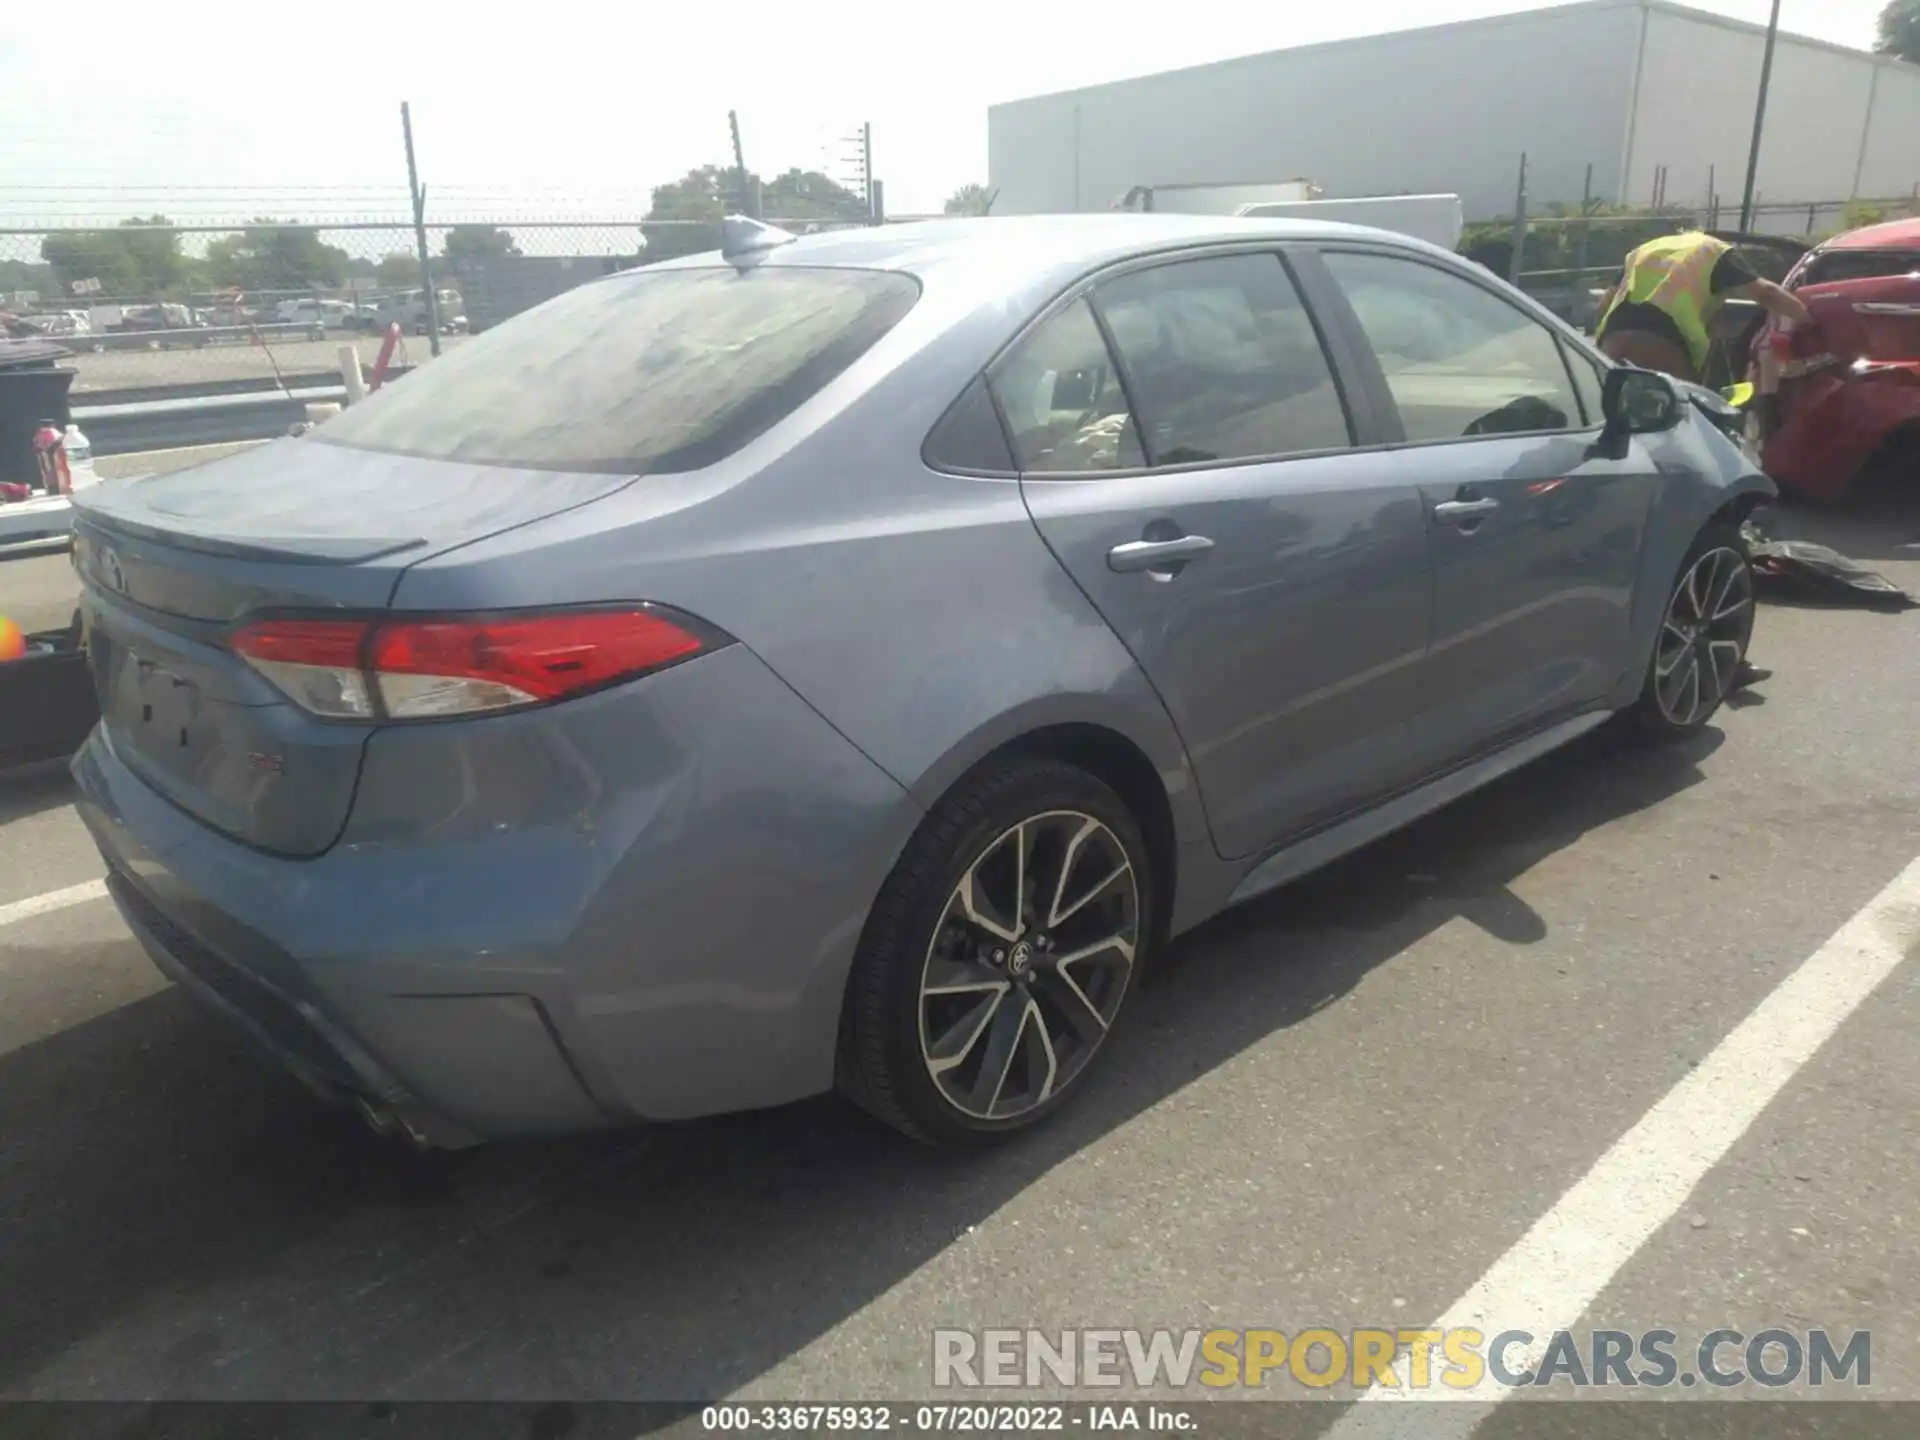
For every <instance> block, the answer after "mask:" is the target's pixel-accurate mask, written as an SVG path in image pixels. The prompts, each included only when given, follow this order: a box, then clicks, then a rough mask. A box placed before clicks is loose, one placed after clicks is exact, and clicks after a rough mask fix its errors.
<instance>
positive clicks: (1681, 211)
mask: <svg viewBox="0 0 1920 1440" xmlns="http://www.w3.org/2000/svg"><path fill="white" fill-rule="evenodd" d="M1593 173H1594V170H1593V167H1592V166H1591V165H1589V166H1588V167H1587V184H1586V191H1587V194H1586V196H1585V197H1584V198H1583V199H1582V200H1581V201H1580V202H1579V203H1578V204H1554V205H1549V206H1547V207H1545V208H1544V211H1543V212H1542V213H1532V212H1531V211H1530V206H1529V199H1528V194H1527V176H1528V168H1527V157H1526V156H1525V155H1522V156H1521V158H1520V167H1519V173H1518V175H1517V176H1516V177H1515V178H1516V184H1515V210H1514V213H1513V214H1510V215H1504V216H1500V217H1497V218H1493V219H1486V220H1480V221H1477V222H1474V223H1470V224H1468V225H1467V227H1466V230H1465V232H1464V233H1463V235H1462V237H1461V243H1460V249H1461V252H1462V253H1463V254H1465V255H1466V256H1468V257H1469V258H1470V259H1473V260H1476V261H1478V262H1479V263H1480V264H1482V265H1484V266H1486V267H1487V268H1488V269H1489V270H1492V271H1493V272H1494V273H1495V274H1498V275H1500V276H1502V277H1504V278H1505V279H1508V280H1510V281H1512V282H1513V283H1514V284H1515V285H1517V286H1519V287H1520V288H1521V289H1522V290H1525V291H1526V292H1527V293H1528V294H1530V295H1532V296H1533V297H1534V298H1535V299H1537V300H1539V301H1541V302H1542V303H1543V304H1545V305H1546V306H1547V307H1548V308H1549V309H1551V310H1553V311H1555V312H1556V313H1558V314H1559V315H1561V316H1562V317H1563V318H1565V319H1567V320H1570V321H1572V322H1573V323H1575V324H1577V325H1583V326H1591V324H1592V323H1593V321H1594V319H1595V318H1596V317H1595V313H1594V311H1595V308H1596V304H1597V302H1598V300H1599V299H1600V297H1601V295H1602V294H1603V293H1604V292H1605V290H1606V288H1607V287H1608V286H1609V285H1610V284H1611V283H1612V281H1613V279H1614V277H1615V275H1617V273H1618V272H1619V269H1620V265H1621V262H1622V261H1623V260H1624V259H1625V258H1626V256H1627V255H1628V254H1629V253H1630V252H1631V251H1633V250H1634V248H1635V247H1637V246H1639V245H1642V244H1644V243H1646V242H1647V241H1648V240H1652V239H1655V238H1657V237H1658V236H1661V235H1674V234H1679V233H1680V232H1682V231H1686V230H1708V231H1713V232H1716V233H1719V234H1721V235H1733V234H1739V235H1741V236H1743V237H1751V238H1747V239H1744V240H1743V241H1742V243H1741V250H1742V253H1743V254H1744V256H1745V257H1746V258H1747V259H1748V261H1749V262H1750V263H1752V264H1753V266H1754V268H1755V269H1756V270H1757V271H1758V273H1759V274H1761V275H1762V276H1764V277H1765V278H1767V279H1770V280H1776V281H1777V280H1780V279H1782V278H1784V276H1785V273H1786V271H1787V269H1788V268H1789V267H1790V266H1791V264H1792V262H1793V260H1794V258H1796V256H1797V255H1798V254H1799V253H1800V252H1801V251H1803V250H1805V249H1807V248H1811V247H1812V246H1814V245H1816V244H1818V243H1819V242H1820V241H1821V240H1824V239H1826V238H1827V237H1829V236H1831V235H1835V234H1838V233H1840V232H1842V231H1845V230H1853V229H1858V228H1859V227H1861V226H1864V225H1873V224H1878V223H1879V222H1881V221H1884V220H1893V219H1902V218H1907V217H1912V216H1920V182H1916V183H1915V185H1914V186H1913V188H1912V189H1911V190H1910V191H1909V192H1908V193H1907V194H1905V195H1896V196H1889V197H1865V198H1863V197H1857V196H1856V197H1849V198H1847V199H1824V200H1778V199H1765V198H1756V200H1755V203H1754V205H1753V207H1752V210H1751V214H1750V216H1749V217H1747V218H1746V221H1745V224H1744V226H1743V225H1742V219H1743V217H1742V215H1741V206H1740V201H1739V199H1738V198H1732V197H1728V196H1726V195H1723V194H1722V193H1721V192H1720V191H1719V189H1718V181H1717V176H1716V174H1715V172H1714V171H1713V170H1712V169H1709V170H1708V172H1707V174H1706V176H1705V177H1704V178H1705V180H1706V186H1705V188H1704V190H1703V191H1702V192H1701V193H1700V194H1699V195H1698V196H1697V197H1695V198H1693V199H1691V200H1677V201H1676V200H1674V199H1672V198H1671V196H1670V190H1669V182H1670V179H1671V176H1670V173H1669V171H1668V168H1667V167H1666V166H1657V167H1655V171H1654V181H1653V190H1652V194H1651V196H1650V197H1649V199H1650V203H1649V204H1648V205H1646V206H1636V205H1617V204H1612V203H1608V202H1606V201H1602V200H1599V199H1596V198H1594V196H1593Z"/></svg>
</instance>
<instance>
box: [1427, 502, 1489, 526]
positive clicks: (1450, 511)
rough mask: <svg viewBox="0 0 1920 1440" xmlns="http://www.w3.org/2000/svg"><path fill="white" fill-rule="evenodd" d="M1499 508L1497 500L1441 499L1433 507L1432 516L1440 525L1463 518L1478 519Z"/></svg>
mask: <svg viewBox="0 0 1920 1440" xmlns="http://www.w3.org/2000/svg"><path fill="white" fill-rule="evenodd" d="M1499 508H1500V502H1499V501H1498V500H1442V501H1441V502H1440V503H1439V504H1438V505H1435V506H1434V507H1433V518H1434V519H1436V520H1438V521H1439V522H1440V523H1441V524H1442V525H1458V524H1459V523H1460V522H1461V521H1463V520H1478V519H1480V518H1481V517H1482V516H1485V515H1491V514H1492V513H1493V512H1494V511H1496V510H1498V509H1499Z"/></svg>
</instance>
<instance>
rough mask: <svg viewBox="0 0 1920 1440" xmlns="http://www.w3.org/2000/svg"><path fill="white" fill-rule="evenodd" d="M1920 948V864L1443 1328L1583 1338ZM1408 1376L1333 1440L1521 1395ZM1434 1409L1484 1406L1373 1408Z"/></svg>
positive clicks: (1428, 1431)
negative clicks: (1698, 1191) (1786, 1092)
mask: <svg viewBox="0 0 1920 1440" xmlns="http://www.w3.org/2000/svg"><path fill="white" fill-rule="evenodd" d="M1916 948H1920V859H1916V860H1914V861H1913V862H1912V863H1911V864H1909V865H1908V866H1907V868H1906V869H1905V870H1903V871H1901V872H1900V874H1899V876H1898V877H1897V878H1896V879H1895V880H1894V881H1893V883H1892V884H1890V885H1888V886H1887V888H1886V889H1884V890H1882V891H1881V892H1880V893H1879V894H1878V895H1876V896H1875V897H1874V898H1873V900H1872V901H1870V902H1869V903H1868V905H1867V907H1866V908H1865V909H1864V910H1862V911H1861V912H1860V913H1859V914H1857V915H1855V916H1854V917H1853V918H1852V919H1851V920H1849V921H1847V923H1846V924H1845V925H1842V926H1841V927H1840V929H1839V930H1838V931H1837V932H1835V934H1834V936H1833V938H1832V939H1831V940H1829V941H1827V943H1826V944H1824V945H1822V946H1821V947H1820V948H1819V949H1818V950H1816V951H1815V952H1814V953H1813V954H1812V955H1811V956H1809V957H1808V958H1807V959H1806V960H1805V961H1804V962H1803V963H1802V964H1801V965H1800V967H1799V968H1798V969H1797V970H1795V971H1794V972H1793V973H1792V974H1791V975H1789V976H1788V977H1787V978H1786V979H1785V980H1783V981H1782V982H1781V983H1780V984H1779V985H1778V986H1776V987H1775V988H1774V990H1773V991H1772V993H1770V994H1769V995H1768V996H1767V997H1766V999H1764V1000H1762V1001H1761V1002H1760V1004H1759V1005H1758V1006H1757V1007H1756V1008H1755V1009H1754V1011H1753V1013H1752V1014H1750V1015H1748V1016H1747V1018H1746V1019H1745V1020H1743V1021H1741V1022H1740V1024H1739V1025H1737V1026H1735V1027H1734V1029H1733V1031H1732V1033H1731V1034H1729V1035H1728V1036H1727V1037H1726V1039H1724V1040H1722V1041H1721V1042H1720V1044H1719V1045H1718V1046H1716V1047H1715V1048H1714V1050H1713V1053H1712V1054H1710V1055H1708V1056H1707V1058H1706V1059H1705V1060H1703V1061H1702V1062H1701V1063H1700V1066H1699V1068H1697V1069H1696V1070H1694V1071H1693V1072H1692V1073H1690V1074H1689V1075H1688V1076H1687V1077H1686V1079H1684V1080H1682V1081H1681V1082H1680V1083H1679V1084H1678V1085H1676V1086H1674V1087H1673V1089H1671V1090H1669V1091H1668V1092H1667V1093H1666V1095H1664V1096H1663V1097H1662V1098H1661V1099H1660V1100H1659V1101H1658V1102H1657V1103H1656V1104H1655V1105H1654V1107H1653V1108H1652V1109H1651V1110H1649V1111H1648V1112H1647V1113H1646V1114H1645V1115H1644V1116H1642V1117H1641V1118H1640V1121H1639V1123H1638V1124H1636V1125H1635V1126H1634V1127H1633V1128H1632V1129H1631V1130H1629V1131H1628V1132H1627V1133H1626V1134H1625V1135H1622V1136H1621V1137H1620V1138H1619V1139H1618V1140H1617V1141H1615V1142H1614V1144H1613V1146H1612V1148H1611V1149H1609V1150H1608V1151H1607V1152H1606V1154H1604V1155H1602V1156H1601V1157H1600V1159H1599V1160H1598V1161H1597V1162H1596V1163H1595V1165H1594V1167H1593V1168H1592V1169H1591V1170H1589V1171H1588V1172H1587V1173H1586V1175H1585V1176H1583V1177H1582V1178H1581V1179H1580V1180H1579V1181H1578V1182H1577V1183H1575V1185H1574V1186H1573V1188H1572V1189H1570V1190H1569V1191H1567V1193H1566V1194H1564V1195H1562V1196H1561V1197H1560V1200H1559V1203H1558V1204H1556V1205H1555V1206H1554V1207H1553V1208H1552V1209H1551V1210H1549V1211H1548V1212H1547V1213H1546V1214H1545V1215H1543V1216H1541V1217H1540V1219H1539V1220H1538V1221H1537V1222H1536V1223H1535V1224H1534V1226H1533V1228H1532V1229H1531V1230H1529V1231H1528V1232H1527V1233H1526V1234H1525V1235H1524V1236H1523V1237H1521V1239H1520V1241H1519V1243H1518V1244H1516V1245H1515V1246H1514V1247H1513V1248H1512V1249H1511V1250H1509V1251H1507V1253H1506V1254H1504V1255H1502V1256H1501V1257H1500V1258H1499V1259H1498V1260H1496V1261H1495V1262H1494V1264H1493V1268H1492V1269H1490V1270H1489V1271H1487V1273H1486V1274H1485V1275H1484V1276H1482V1277H1481V1278H1480V1279H1479V1281H1477V1282H1476V1283H1475V1284H1474V1285H1473V1286H1472V1288H1471V1289H1469V1290H1468V1291H1467V1293H1466V1294H1464V1295H1462V1296H1461V1297H1460V1298H1459V1299H1458V1300H1456V1301H1455V1302H1454V1303H1453V1305H1452V1306H1451V1307H1450V1308H1449V1309H1448V1310H1447V1313H1446V1314H1444V1315H1442V1316H1441V1317H1440V1318H1439V1319H1438V1320H1436V1321H1434V1322H1433V1326H1432V1328H1433V1329H1436V1330H1448V1329H1453V1328H1455V1327H1458V1326H1472V1327H1474V1328H1476V1329H1478V1330H1481V1331H1482V1332H1484V1333H1485V1334H1486V1335H1487V1336H1489V1337H1491V1336H1493V1335H1496V1334H1498V1333H1499V1332H1501V1331H1503V1330H1525V1331H1528V1332H1530V1333H1532V1334H1533V1335H1535V1336H1538V1337H1540V1338H1539V1340H1538V1341H1537V1342H1536V1347H1537V1348H1542V1349H1543V1348H1544V1346H1545V1344H1546V1341H1547V1339H1548V1338H1549V1337H1550V1336H1551V1335H1552V1333H1553V1332H1554V1331H1555V1330H1565V1329H1571V1328H1572V1327H1573V1326H1574V1325H1575V1324H1576V1323H1577V1322H1578V1321H1579V1319H1580V1317H1581V1316H1582V1315H1583V1314H1584V1313H1585V1312H1586V1310H1587V1307H1588V1306H1590V1305H1591V1304H1592V1303H1593V1302H1594V1300H1595V1299H1596V1298H1597V1297H1598V1296H1599V1294H1600V1292H1601V1291H1602V1290H1604V1289H1605V1288H1606V1286H1607V1285H1608V1283H1609V1282H1611V1281H1612V1279H1613V1277H1614V1276H1615V1275H1616V1274H1618V1273H1619V1271H1620V1269H1621V1267H1622V1266H1623V1265H1625V1264H1626V1263H1627V1261H1628V1260H1629V1259H1631V1258H1632V1257H1633V1255H1634V1253H1635V1252H1636V1251H1637V1250H1639V1249H1640V1247H1641V1246H1642V1245H1644V1244H1645V1243H1646V1242H1647V1240H1648V1239H1649V1238H1651V1237H1652V1236H1653V1234H1654V1233H1655V1232H1656V1231H1657V1230H1659V1229H1660V1227H1661V1226H1662V1225H1664V1224H1666V1222H1667V1221H1669V1220H1671V1219H1672V1218H1673V1216H1674V1214H1675V1213H1676V1212H1677V1211H1678V1210H1679V1208H1680V1206H1681V1205H1682V1204H1683V1203H1684V1202H1685V1201H1686V1198H1687V1196H1688V1195H1689V1194H1691V1193H1692V1191H1693V1188H1694V1187H1695V1186H1696V1185H1698V1184H1699V1183H1700V1180H1701V1179H1702V1177H1704V1176H1705V1175H1706V1173H1707V1171H1708V1170H1710V1169H1712V1167H1713V1166H1714V1165H1715V1164H1716V1163H1717V1162H1718V1161H1719V1160H1720V1158H1721V1157H1722V1156H1724V1155H1725V1154H1726V1153H1727V1151H1728V1150H1729V1149H1730V1148H1731V1147H1732V1145H1733V1143H1734V1141H1736V1140H1738V1139H1739V1138H1740V1136H1741V1135H1742V1134H1743V1133H1744V1132H1745V1131H1746V1129H1747V1127H1748V1126H1749V1125H1751V1124H1752V1123H1753V1122H1754V1120H1755V1119H1757V1118H1758V1117H1759V1115H1760V1112H1761V1111H1762V1110H1764V1109H1765V1108H1766V1107H1767V1105H1768V1103H1769V1102H1770V1101H1771V1100H1772V1099H1773V1098H1774V1096H1776V1095H1778V1094H1779V1093H1780V1091H1781V1090H1782V1089H1783V1088H1784V1087H1785V1086H1786V1083H1787V1082H1788V1081H1789V1080H1791V1079H1792V1078H1793V1076H1794V1074H1795V1073H1796V1072H1797V1071H1798V1070H1799V1069H1800V1067H1801V1066H1802V1065H1804V1064H1806V1062H1807V1061H1808V1060H1809V1059H1811V1058H1812V1057H1813V1054H1814V1052H1815V1051H1817V1050H1818V1049H1819V1048H1820V1046H1821V1045H1822V1044H1824V1043H1825V1042H1826V1041H1827V1040H1828V1039H1829V1038H1830V1037H1831V1036H1832V1035H1833V1033H1834V1032H1835V1031H1836V1030H1838V1029H1839V1028H1840V1025H1841V1023H1842V1022H1843V1021H1844V1020H1845V1019H1846V1018H1847V1017H1848V1016H1849V1015H1851V1014H1852V1013H1853V1012H1854V1010H1855V1009H1857V1008H1858V1007H1859V1005H1860V1003H1861V1001H1863V1000H1865V999H1866V998H1867V996H1868V995H1870V994H1871V993H1872V992H1873V990H1874V987H1875V986H1877V985H1879V983H1880V982H1881V981H1882V980H1884V979H1886V977H1887V976H1888V975H1889V974H1891V973H1892V972H1893V970H1894V968H1895V967H1896V966H1898V965H1899V963H1900V962H1901V960H1903V959H1904V958H1906V956H1907V955H1908V954H1909V953H1912V952H1913V951H1914V950H1915V949H1916ZM1540 1359H1541V1356H1540V1355H1539V1354H1537V1353H1536V1354H1534V1355H1531V1356H1528V1357H1526V1358H1524V1359H1523V1358H1522V1357H1521V1356H1520V1355H1519V1354H1518V1352H1517V1351H1515V1352H1513V1353H1512V1354H1511V1357H1510V1359H1509V1361H1508V1365H1509V1369H1510V1371H1511V1372H1513V1373H1519V1372H1523V1371H1525V1370H1528V1369H1530V1368H1532V1366H1533V1365H1535V1364H1536V1363H1538V1361H1539V1360H1540ZM1397 1368H1398V1373H1399V1376H1400V1379H1401V1381H1402V1382H1403V1384H1402V1388H1400V1389H1398V1390H1391V1389H1385V1388H1380V1387H1376V1388H1374V1389H1371V1390H1369V1391H1367V1393H1366V1394H1365V1395H1363V1396H1361V1397H1360V1398H1361V1402H1362V1403H1360V1404H1357V1405H1355V1406H1354V1407H1353V1408H1352V1409H1351V1410H1349V1411H1348V1412H1347V1413H1346V1414H1345V1415H1342V1416H1341V1417H1340V1419H1339V1421H1338V1422H1336V1423H1335V1424H1334V1426H1333V1427H1332V1428H1331V1429H1330V1430H1328V1431H1327V1436H1326V1440H1362V1437H1365V1440H1388V1437H1394V1440H1399V1437H1406V1440H1464V1437H1465V1436H1467V1435H1470V1434H1471V1433H1472V1432H1473V1430H1474V1428H1475V1427H1476V1426H1477V1425H1478V1424H1479V1423H1480V1421H1481V1420H1483V1419H1485V1418H1486V1416H1487V1414H1488V1413H1489V1411H1488V1409H1487V1406H1489V1405H1491V1404H1495V1403H1498V1402H1499V1401H1501V1400H1504V1399H1506V1398H1507V1397H1508V1396H1510V1395H1511V1394H1512V1393H1513V1390H1512V1389H1511V1388H1510V1387H1506V1386H1502V1385H1500V1384H1498V1383H1497V1382H1495V1381H1494V1380H1493V1379H1492V1378H1491V1376H1489V1377H1488V1378H1487V1379H1486V1380H1484V1381H1483V1382H1482V1384H1481V1385H1479V1386H1477V1387H1476V1388H1474V1389H1470V1390H1448V1389H1446V1388H1445V1387H1442V1386H1434V1387H1433V1388H1431V1389H1429V1390H1425V1391H1413V1390H1409V1389H1407V1388H1406V1387H1405V1385H1404V1382H1405V1380H1406V1379H1407V1370H1406V1360H1405V1358H1404V1357H1402V1360H1401V1362H1400V1365H1399V1367H1397ZM1433 1373H1436V1374H1437V1373H1438V1366H1437V1365H1436V1367H1435V1370H1434V1372H1433ZM1422 1399H1426V1400H1437V1399H1446V1400H1470V1401H1477V1402H1479V1403H1478V1404H1475V1405H1471V1406H1465V1407H1447V1408H1446V1409H1436V1408H1434V1407H1432V1406H1430V1405H1415V1406H1413V1407H1412V1408H1409V1407H1408V1406H1405V1405H1390V1404H1388V1405H1383V1404H1369V1403H1366V1402H1368V1401H1392V1400H1407V1401H1418V1400H1422Z"/></svg>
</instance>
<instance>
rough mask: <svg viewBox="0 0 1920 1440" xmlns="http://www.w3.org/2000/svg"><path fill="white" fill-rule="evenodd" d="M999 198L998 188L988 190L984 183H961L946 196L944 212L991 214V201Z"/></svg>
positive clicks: (951, 213) (954, 213)
mask: <svg viewBox="0 0 1920 1440" xmlns="http://www.w3.org/2000/svg"><path fill="white" fill-rule="evenodd" d="M999 198H1000V192H999V191H998V190H989V189H987V187H986V186H984V185H962V186H961V187H960V188H959V189H958V190H956V191H954V192H953V194H951V195H949V196H948V197H947V204H946V213H947V214H949V215H991V214H992V213H993V202H994V201H995V200H998V199H999Z"/></svg>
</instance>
